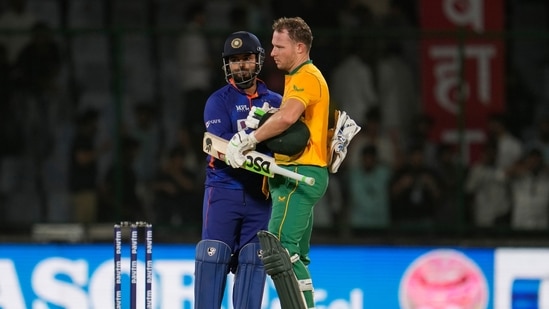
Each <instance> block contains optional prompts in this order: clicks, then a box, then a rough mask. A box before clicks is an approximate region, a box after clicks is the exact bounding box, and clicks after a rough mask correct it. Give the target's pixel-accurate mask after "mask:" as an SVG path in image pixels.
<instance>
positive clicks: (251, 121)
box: [245, 102, 277, 130]
mask: <svg viewBox="0 0 549 309" xmlns="http://www.w3.org/2000/svg"><path fill="white" fill-rule="evenodd" d="M276 110H277V108H274V107H271V105H269V103H267V102H264V103H263V106H262V107H257V106H252V108H251V109H250V112H249V113H248V117H247V118H246V121H245V123H246V127H248V128H249V129H252V130H255V129H257V127H259V122H260V121H261V118H262V117H263V116H265V114H266V113H270V112H274V111H276Z"/></svg>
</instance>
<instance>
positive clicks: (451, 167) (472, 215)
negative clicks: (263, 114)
mask: <svg viewBox="0 0 549 309" xmlns="http://www.w3.org/2000/svg"><path fill="white" fill-rule="evenodd" d="M44 1H46V0H39V1H31V0H26V1H25V0H9V1H7V0H6V1H4V2H3V4H2V10H1V11H0V31H1V33H0V35H1V37H0V70H2V73H1V74H0V78H2V81H1V82H0V98H1V101H2V104H1V105H0V108H1V111H0V117H1V120H0V126H1V127H2V129H1V130H0V144H1V145H2V146H1V147H0V222H1V224H2V225H3V226H7V225H17V224H29V223H33V222H81V223H94V222H113V221H116V220H120V219H124V220H147V221H151V222H154V223H156V224H161V225H170V226H178V227H183V228H188V229H190V230H193V231H199V229H200V218H201V209H202V207H201V203H202V192H203V168H204V165H205V164H206V162H205V155H204V154H203V153H202V149H201V145H202V134H203V132H204V124H203V121H202V118H203V117H202V112H203V106H204V103H205V100H206V98H207V97H208V95H209V94H210V93H211V92H212V91H213V90H214V89H216V88H217V87H218V86H220V85H222V84H223V83H224V80H223V75H222V72H221V70H220V67H221V49H222V48H221V46H222V45H221V42H222V40H223V38H224V37H225V36H226V35H227V34H228V33H231V32H232V31H236V30H247V31H252V32H255V33H257V35H258V36H259V37H260V38H261V39H262V40H264V41H263V44H264V47H265V48H266V50H267V51H268V50H269V49H270V42H269V41H268V39H269V38H270V33H271V30H270V25H271V22H272V20H273V18H274V17H277V16H284V15H285V16H302V17H303V18H304V19H305V20H306V21H307V22H308V23H309V24H310V25H311V27H312V28H313V33H314V34H315V38H314V46H315V47H314V48H313V53H312V58H313V61H314V62H315V64H317V65H318V66H319V67H320V68H321V69H322V70H323V72H324V75H325V76H326V78H327V79H328V83H329V86H330V91H331V98H332V101H333V109H341V110H345V111H346V112H347V113H348V114H349V115H351V117H352V118H353V119H355V120H356V121H357V123H358V124H359V125H361V126H362V130H361V132H360V133H359V135H357V137H355V139H354V140H353V142H352V144H351V146H350V147H349V149H348V155H347V158H346V160H345V162H344V165H343V166H342V168H341V169H340V172H338V173H337V174H333V175H331V179H330V186H329V189H328V193H327V194H326V196H325V198H324V200H323V201H322V203H321V204H319V205H317V207H316V210H315V216H316V217H315V220H316V223H315V225H316V226H317V228H319V229H327V230H330V231H331V230H334V229H335V230H338V231H347V232H350V233H360V231H370V230H384V229H394V228H400V227H402V228H412V229H416V228H417V229H433V228H452V227H455V228H459V227H464V226H470V227H474V228H478V229H484V228H510V229H518V230H547V229H549V171H548V163H549V115H544V114H539V115H534V113H535V109H534V108H531V109H528V108H527V107H523V108H522V109H521V110H522V111H524V110H527V111H529V112H530V114H528V113H527V112H523V113H522V114H509V113H502V114H493V115H491V116H490V118H489V119H486V131H485V136H486V138H485V141H484V145H483V149H482V155H481V158H480V159H479V160H477V161H475V162H464V160H462V159H460V158H462V156H461V152H460V149H458V148H457V147H456V145H450V144H444V143H441V142H437V141H435V140H433V139H432V138H431V136H432V134H431V131H430V130H431V128H432V126H433V123H435V122H436V121H437V119H433V118H432V117H430V116H429V115H427V114H426V113H425V112H424V111H423V109H422V104H421V97H420V86H421V85H420V80H419V76H420V73H419V72H420V63H419V62H420V61H419V45H418V44H419V43H418V41H417V40H415V39H410V37H409V36H407V35H406V34H407V32H406V31H413V29H417V28H418V16H417V11H418V8H417V1H405V0H403V1H398V0H386V1H366V0H365V1H358V0H357V1H353V0H347V1H341V2H337V1H330V2H326V3H324V4H323V5H322V6H318V5H315V1H307V0H303V1H291V2H290V1H286V0H278V1H267V0H263V1H221V0H218V1H212V2H211V3H210V2H208V4H206V3H203V2H201V3H196V4H194V3H192V2H186V1H171V2H170V1H169V0H163V1H160V2H161V3H164V2H165V3H166V6H165V7H170V8H172V9H171V10H170V12H168V10H167V9H166V10H165V11H162V10H160V8H158V9H159V11H161V12H162V13H163V14H165V15H163V16H165V20H164V19H163V18H156V20H157V21H156V24H155V25H156V26H158V25H164V26H166V27H170V28H171V29H178V31H172V32H168V34H167V35H165V36H162V37H160V36H154V35H153V36H147V35H149V34H146V33H145V32H142V33H137V34H135V33H134V35H135V36H138V37H140V38H142V40H139V39H135V41H133V40H134V39H132V37H131V36H129V37H127V38H126V39H125V40H123V43H124V44H126V45H125V46H126V47H127V48H126V50H125V51H123V52H121V51H116V48H115V47H116V46H117V45H116V44H115V43H113V41H112V40H113V36H109V34H110V33H109V32H97V33H93V34H91V35H90V34H85V35H82V36H83V37H84V38H82V37H79V36H78V35H67V33H66V32H63V31H57V30H58V29H59V28H62V27H63V26H67V25H66V24H65V23H63V22H58V21H59V20H60V19H62V18H56V17H55V16H54V17H52V16H51V15H46V14H44V13H43V15H39V14H38V13H36V12H49V11H51V10H42V11H40V10H35V11H33V10H31V9H30V8H32V7H33V6H32V5H33V4H34V8H39V7H40V5H44ZM56 2H57V1H51V3H52V5H53V3H56ZM77 2H78V3H80V4H79V5H75V6H76V8H74V11H76V12H73V13H71V14H75V15H78V14H81V15H82V20H84V21H82V20H81V19H78V17H77V16H74V17H72V19H78V20H79V22H80V23H83V24H84V26H90V25H91V26H94V27H97V23H96V21H93V18H92V17H90V16H95V15H94V12H95V14H96V15H97V16H99V17H97V19H98V20H105V19H106V20H107V21H104V22H103V23H101V22H99V25H100V26H112V25H113V23H114V22H113V21H112V20H111V21H109V20H108V18H105V17H104V16H102V15H101V14H102V13H101V12H102V10H101V9H97V5H99V4H98V3H104V2H95V1H75V2H74V3H77ZM114 2H117V1H114ZM143 2H147V1H143ZM38 3H41V4H40V5H39V4H38ZM94 3H95V4H94ZM167 3H171V4H173V5H172V6H169V5H168V4H167ZM121 6H122V5H121ZM77 9H79V10H80V13H78V10H77ZM103 9H105V8H103ZM110 9H111V10H114V11H115V13H116V12H117V11H116V10H117V9H116V8H114V7H111V8H110ZM137 9H138V8H137ZM137 9H136V8H135V7H132V8H128V11H129V12H130V13H131V14H135V10H137ZM143 9H145V8H143ZM118 10H119V11H124V9H123V8H122V9H121V8H118ZM69 11H71V10H69ZM98 11H99V13H97V12H98ZM106 11H108V9H107V10H106ZM130 13H128V15H130ZM159 14H160V13H159ZM170 14H171V15H170ZM107 15H108V14H107ZM113 15H116V14H113ZM86 18H88V19H90V20H92V21H88V22H89V23H88V24H86V20H87V19H86ZM120 19H121V20H125V19H124V18H123V17H122V18H120ZM152 19H153V20H154V19H155V18H152ZM131 20H132V19H131V18H130V17H127V23H129V26H133V25H132V24H131ZM146 20H150V19H146ZM155 25H150V24H145V25H139V26H145V27H151V26H155ZM330 30H331V31H332V32H331V31H330ZM391 30H396V31H399V33H400V34H402V37H406V38H408V39H402V38H399V37H395V36H387V37H383V36H382V35H381V36H378V37H372V36H368V35H367V33H372V32H375V31H379V33H384V31H391ZM98 33H99V34H98ZM95 36H100V37H101V39H97V38H96V37H95ZM109 40H111V41H109ZM111 52H112V53H111ZM117 52H120V53H122V60H120V59H119V58H117V57H118V56H120V55H119V54H117ZM267 58H269V59H267V61H266V63H265V67H264V69H263V71H262V73H261V74H260V78H262V79H263V80H265V81H266V82H267V84H268V85H269V86H270V88H271V89H273V90H275V91H278V92H281V91H282V89H283V83H284V79H283V75H282V73H281V72H278V71H277V70H276V67H275V66H274V64H273V62H272V61H271V59H270V57H267ZM117 59H118V60H117ZM118 67H121V68H122V69H117V68H118ZM102 68H103V69H104V70H102V71H101V69H102ZM117 70H118V71H117ZM113 72H114V74H113ZM513 77H516V75H513ZM513 85H514V87H513V88H509V89H506V91H507V93H506V94H507V95H509V99H508V101H509V103H508V104H509V106H510V109H512V108H513V107H515V106H517V105H519V104H524V100H525V99H526V98H528V96H527V95H528V93H527V91H525V90H524V88H521V87H520V81H519V82H517V81H515V82H514V84H513ZM521 91H522V92H521ZM517 93H519V94H520V95H517ZM511 94H514V96H512V95H511ZM514 98H519V99H518V100H517V102H514V101H513V99H514ZM513 104H516V105H513ZM521 106H523V105H521ZM524 115H526V116H524ZM511 116H513V117H511ZM521 116H524V117H523V118H521V119H520V120H517V118H516V117H521Z"/></svg>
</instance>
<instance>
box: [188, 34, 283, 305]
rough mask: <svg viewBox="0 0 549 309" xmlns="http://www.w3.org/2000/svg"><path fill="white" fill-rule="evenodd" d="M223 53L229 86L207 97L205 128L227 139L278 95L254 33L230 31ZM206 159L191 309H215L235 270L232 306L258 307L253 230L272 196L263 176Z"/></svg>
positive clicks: (259, 271) (264, 220)
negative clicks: (263, 76) (265, 76)
mask: <svg viewBox="0 0 549 309" xmlns="http://www.w3.org/2000/svg"><path fill="white" fill-rule="evenodd" d="M222 58H223V71H224V72H225V79H226V80H227V85H225V86H223V87H221V88H220V89H218V90H217V91H215V92H214V93H213V94H212V95H211V96H210V97H209V98H208V100H207V102H206V106H205V109H204V122H205V125H206V130H207V131H208V132H211V133H213V134H215V135H217V136H220V137H223V138H225V139H227V140H229V139H231V137H232V136H233V135H235V133H237V132H239V131H242V130H245V131H249V129H247V124H246V123H247V118H248V114H249V113H250V111H252V107H253V110H255V109H261V110H262V111H267V110H270V109H273V108H278V107H279V106H280V102H281V99H282V97H281V96H280V95H279V94H277V93H275V92H273V91H271V90H269V89H268V88H267V86H266V85H265V83H264V82H263V81H261V80H260V79H258V78H257V75H258V74H259V72H260V71H261V68H262V66H263V61H264V59H265V51H264V49H263V47H262V46H261V43H260V41H259V40H258V38H257V37H256V36H255V35H253V34H251V33H249V32H245V31H239V32H235V33H232V34H231V35H229V36H228V38H227V39H226V41H225V44H224V48H223V53H222ZM257 150H258V151H261V148H260V147H259V146H258V149H257ZM263 152H265V151H263ZM207 160H208V165H207V168H206V181H205V192H204V201H203V214H202V217H203V221H202V240H201V241H200V242H199V243H198V244H197V246H196V257H195V283H194V288H195V290H194V296H195V303H194V308H195V309H219V308H220V307H221V303H222V300H223V295H224V290H225V286H226V279H227V275H228V274H229V272H233V273H234V275H235V282H234V287H233V307H234V308H238V309H244V308H247V309H260V308H261V300H262V298H263V290H264V287H265V278H266V273H265V270H264V268H263V263H262V261H261V259H260V255H259V253H260V246H259V240H258V238H257V232H258V231H260V230H266V229H267V227H268V223H269V218H270V213H271V200H270V199H269V198H267V195H266V194H264V193H263V192H262V183H263V176H261V175H259V174H256V173H251V172H249V171H246V170H244V169H235V168H231V167H230V166H229V165H227V164H226V163H225V162H223V161H220V160H217V159H215V158H212V157H210V156H208V157H207Z"/></svg>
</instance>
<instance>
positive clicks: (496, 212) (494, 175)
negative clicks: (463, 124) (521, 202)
mask: <svg viewBox="0 0 549 309" xmlns="http://www.w3.org/2000/svg"><path fill="white" fill-rule="evenodd" d="M496 158H497V144H496V142H495V141H494V140H488V141H487V142H486V143H485V144H484V148H483V150H482V154H481V158H480V161H479V162H478V163H475V164H473V166H472V167H471V168H470V170H469V174H468V175H467V178H466V182H465V192H466V194H467V200H468V202H469V203H468V204H469V205H470V214H471V219H472V223H473V224H474V226H475V227H483V228H486V227H495V226H509V215H510V210H511V203H510V197H509V191H508V190H507V177H506V175H505V171H504V170H502V169H501V168H499V167H498V166H497V165H496Z"/></svg>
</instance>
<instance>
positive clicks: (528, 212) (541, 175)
mask: <svg viewBox="0 0 549 309" xmlns="http://www.w3.org/2000/svg"><path fill="white" fill-rule="evenodd" d="M510 187H511V198H512V207H513V208H512V212H511V213H512V215H511V227H512V228H513V229H516V230H547V229H548V228H549V173H548V170H547V165H545V163H544V161H543V155H542V153H541V151H540V150H539V149H537V148H534V149H531V150H530V151H529V152H528V153H527V154H526V155H525V157H524V159H522V160H521V161H520V162H518V163H517V164H516V165H515V166H514V167H513V168H512V169H511V172H510Z"/></svg>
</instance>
